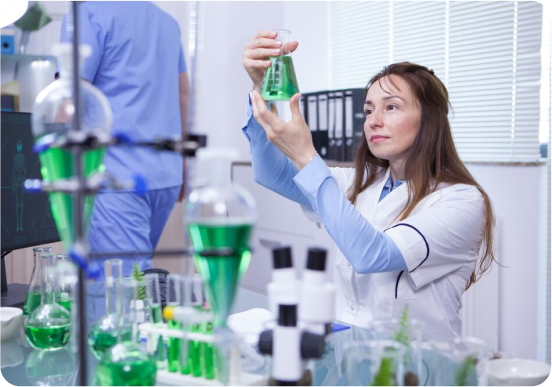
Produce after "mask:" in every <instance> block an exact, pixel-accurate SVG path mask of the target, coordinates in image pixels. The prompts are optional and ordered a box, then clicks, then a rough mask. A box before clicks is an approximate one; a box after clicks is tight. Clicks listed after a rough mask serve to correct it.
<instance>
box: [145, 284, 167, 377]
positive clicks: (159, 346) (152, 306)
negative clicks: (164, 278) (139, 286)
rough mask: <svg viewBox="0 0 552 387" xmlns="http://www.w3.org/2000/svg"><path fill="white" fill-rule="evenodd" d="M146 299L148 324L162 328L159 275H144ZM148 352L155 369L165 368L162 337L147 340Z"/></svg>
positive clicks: (152, 337) (156, 335)
mask: <svg viewBox="0 0 552 387" xmlns="http://www.w3.org/2000/svg"><path fill="white" fill-rule="evenodd" d="M146 279H147V282H146V297H147V303H148V307H149V322H150V323H151V324H152V325H155V326H163V311H162V308H161V292H160V288H159V275H158V274H156V273H152V274H146ZM148 350H149V352H150V353H151V354H152V355H153V356H154V358H155V361H156V362H157V369H158V370H163V369H165V368H167V355H166V353H165V344H164V342H163V335H159V334H152V335H151V336H150V339H149V340H148Z"/></svg>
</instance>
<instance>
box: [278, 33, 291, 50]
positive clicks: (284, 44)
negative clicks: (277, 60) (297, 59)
mask: <svg viewBox="0 0 552 387" xmlns="http://www.w3.org/2000/svg"><path fill="white" fill-rule="evenodd" d="M275 31H276V32H277V33H278V35H276V40H277V41H279V42H282V46H281V47H282V51H281V54H280V55H279V56H291V52H289V50H288V49H287V44H288V43H289V35H290V34H291V32H290V31H289V30H275Z"/></svg>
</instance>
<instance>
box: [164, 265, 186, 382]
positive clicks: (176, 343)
mask: <svg viewBox="0 0 552 387" xmlns="http://www.w3.org/2000/svg"><path fill="white" fill-rule="evenodd" d="M181 291H182V277H181V276H179V275H177V274H169V275H168V276H167V306H173V307H178V306H180V300H181ZM167 325H168V327H169V329H178V330H181V329H182V326H181V324H180V323H179V322H178V321H174V320H172V319H171V320H169V321H167ZM181 349H182V339H178V338H176V337H169V340H168V363H169V364H168V369H169V372H178V371H179V370H180V355H181Z"/></svg>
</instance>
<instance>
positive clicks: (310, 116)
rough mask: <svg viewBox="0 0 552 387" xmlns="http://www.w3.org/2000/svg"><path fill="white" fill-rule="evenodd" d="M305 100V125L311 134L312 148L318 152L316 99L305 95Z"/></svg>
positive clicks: (310, 95) (314, 95)
mask: <svg viewBox="0 0 552 387" xmlns="http://www.w3.org/2000/svg"><path fill="white" fill-rule="evenodd" d="M305 98H306V99H307V125H308V126H309V129H310V131H311V134H312V142H313V143H314V148H315V149H316V150H317V151H318V98H317V96H316V94H306V95H305Z"/></svg>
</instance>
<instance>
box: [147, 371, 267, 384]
mask: <svg viewBox="0 0 552 387" xmlns="http://www.w3.org/2000/svg"><path fill="white" fill-rule="evenodd" d="M156 384H157V385H159V384H162V385H169V386H222V384H221V383H220V382H219V381H218V380H216V379H213V380H207V379H205V378H196V377H193V376H191V375H182V374H180V373H177V372H169V371H167V370H159V371H157V381H156ZM265 384H266V381H265V379H264V376H263V375H257V374H249V373H246V372H242V373H241V375H240V380H239V382H238V383H231V385H240V386H264V385H265Z"/></svg>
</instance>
